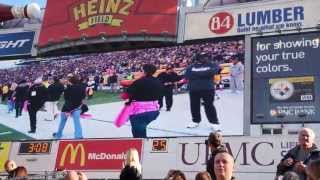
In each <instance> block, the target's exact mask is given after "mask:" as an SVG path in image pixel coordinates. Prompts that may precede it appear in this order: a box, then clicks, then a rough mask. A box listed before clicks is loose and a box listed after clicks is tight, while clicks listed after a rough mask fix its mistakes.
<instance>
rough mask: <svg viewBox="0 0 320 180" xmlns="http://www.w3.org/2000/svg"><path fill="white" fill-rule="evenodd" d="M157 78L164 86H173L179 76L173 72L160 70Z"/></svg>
mask: <svg viewBox="0 0 320 180" xmlns="http://www.w3.org/2000/svg"><path fill="white" fill-rule="evenodd" d="M158 79H159V80H160V82H161V83H162V84H163V85H164V87H165V88H173V85H174V83H175V82H177V81H179V80H180V79H181V78H180V76H179V75H178V74H177V73H175V72H170V73H167V72H162V73H160V74H159V75H158Z"/></svg>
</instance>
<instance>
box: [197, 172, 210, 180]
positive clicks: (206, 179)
mask: <svg viewBox="0 0 320 180" xmlns="http://www.w3.org/2000/svg"><path fill="white" fill-rule="evenodd" d="M195 180H212V179H211V176H210V174H209V173H208V172H207V171H204V172H199V173H198V174H197V175H196V179H195Z"/></svg>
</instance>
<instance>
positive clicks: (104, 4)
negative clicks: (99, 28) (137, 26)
mask: <svg viewBox="0 0 320 180" xmlns="http://www.w3.org/2000/svg"><path fill="white" fill-rule="evenodd" d="M133 5H134V0H88V1H86V2H81V3H79V4H76V5H74V6H72V8H71V9H72V15H73V18H74V21H75V22H76V23H77V25H78V30H79V31H81V30H85V29H88V28H89V27H92V26H94V25H96V24H104V25H108V26H113V27H120V26H121V24H122V22H123V19H121V17H124V16H128V15H130V9H131V8H132V6H133Z"/></svg>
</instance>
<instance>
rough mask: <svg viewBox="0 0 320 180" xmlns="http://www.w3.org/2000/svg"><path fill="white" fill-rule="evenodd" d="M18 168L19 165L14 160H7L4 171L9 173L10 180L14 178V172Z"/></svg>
mask: <svg viewBox="0 0 320 180" xmlns="http://www.w3.org/2000/svg"><path fill="white" fill-rule="evenodd" d="M16 168H17V164H16V163H15V162H14V161H13V160H7V161H6V162H5V163H4V169H5V171H6V172H7V173H8V178H9V179H10V178H12V177H13V175H14V170H15V169H16Z"/></svg>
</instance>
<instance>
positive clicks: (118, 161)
mask: <svg viewBox="0 0 320 180" xmlns="http://www.w3.org/2000/svg"><path fill="white" fill-rule="evenodd" d="M129 148H136V149H137V150H138V152H139V155H140V157H141V150H142V140H140V139H133V140H125V139H119V140H90V141H61V142H60V144H59V150H58V154H57V159H56V165H55V167H56V168H57V169H82V170H120V169H122V164H123V161H124V160H125V158H126V151H127V150H128V149H129Z"/></svg>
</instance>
